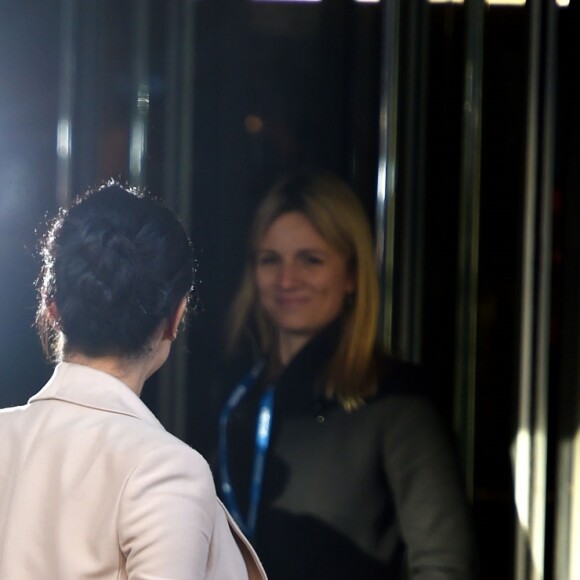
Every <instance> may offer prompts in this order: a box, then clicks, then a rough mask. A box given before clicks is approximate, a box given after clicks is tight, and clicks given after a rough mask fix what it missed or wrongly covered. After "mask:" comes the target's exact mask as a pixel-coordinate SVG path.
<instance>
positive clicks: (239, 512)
mask: <svg viewBox="0 0 580 580" xmlns="http://www.w3.org/2000/svg"><path fill="white" fill-rule="evenodd" d="M378 307H379V297H378V282H377V276H376V271H375V264H374V257H373V245H372V236H371V231H370V227H369V224H368V221H367V219H366V215H365V212H364V209H363V208H362V206H361V204H360V202H359V201H358V199H357V197H356V196H355V194H354V193H353V192H352V191H351V190H350V189H349V187H348V186H347V185H346V184H345V183H343V182H342V181H341V180H340V179H338V178H337V177H336V176H334V175H331V174H327V173H302V174H297V175H292V176H289V177H286V178H284V179H283V180H281V181H280V182H279V183H277V184H276V185H275V186H274V187H273V189H272V190H271V191H270V192H269V193H268V194H267V195H266V197H265V199H264V200H263V202H262V203H261V205H260V206H259V208H258V210H257V213H256V216H255V219H254V222H253V226H252V230H251V237H250V244H249V253H248V258H247V263H246V267H245V272H244V274H243V279H242V282H241V286H240V289H239V292H238V294H237V296H236V298H235V300H234V303H233V305H232V311H231V325H230V331H231V332H230V341H231V346H232V347H233V348H235V347H236V346H238V345H240V344H241V343H242V342H244V341H245V340H250V341H251V342H252V343H253V344H254V346H255V351H256V363H255V365H254V366H253V367H252V368H251V370H250V372H249V373H248V375H247V376H245V377H243V378H242V380H241V381H240V383H239V384H238V385H237V386H236V387H235V389H234V390H233V392H232V394H231V396H230V397H229V399H228V400H227V402H226V404H225V406H224V408H223V411H222V414H221V417H220V449H219V478H220V493H221V494H222V497H223V499H224V500H225V503H226V505H227V506H228V508H229V510H230V512H231V513H232V514H233V515H234V517H235V518H236V519H237V521H238V523H239V524H240V526H242V529H243V530H244V531H245V532H246V534H247V535H248V536H250V537H251V538H252V539H253V541H254V544H255V546H256V547H257V549H258V551H259V553H260V554H261V555H262V559H263V561H264V564H265V567H266V569H267V570H268V574H269V577H270V578H271V579H273V580H286V579H292V580H295V579H297V578H300V579H301V580H307V579H310V578H313V579H314V578H316V579H320V578H328V579H332V580H354V579H356V580H371V579H379V578H380V579H381V580H388V579H395V578H397V579H398V578H401V577H403V576H401V575H402V574H405V573H406V574H407V575H408V577H409V578H412V579H414V580H419V579H421V580H427V579H429V580H436V579H440V580H443V579H445V580H450V579H459V578H461V579H467V578H472V577H474V572H473V568H474V567H473V535H472V529H471V524H470V514H469V508H468V505H467V502H466V499H465V496H464V493H463V487H462V482H461V478H460V476H459V473H458V469H457V465H456V463H455V456H454V453H453V449H452V442H451V441H452V440H451V437H450V435H449V432H448V431H447V429H446V428H445V426H444V425H443V424H442V423H441V421H440V419H439V417H438V416H437V413H436V412H435V410H434V408H433V406H432V405H431V403H430V402H429V400H428V399H427V397H426V396H425V395H424V392H423V386H422V378H421V374H420V372H419V370H418V369H417V368H415V367H414V366H412V365H410V364H406V363H403V362H400V361H397V360H395V359H393V358H390V357H389V356H387V355H386V354H385V353H384V352H383V350H382V349H381V347H380V345H379V344H378V343H377V338H376V336H377V315H378ZM405 569H406V570H405Z"/></svg>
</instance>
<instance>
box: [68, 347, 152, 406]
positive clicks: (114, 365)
mask: <svg viewBox="0 0 580 580" xmlns="http://www.w3.org/2000/svg"><path fill="white" fill-rule="evenodd" d="M64 362H68V363H74V364H79V365H84V366H87V367H90V368H92V369H95V370H98V371H101V372H104V373H107V374H108V375H111V376H113V377H115V378H116V379H119V380H120V381H121V382H123V383H125V385H127V386H128V387H129V388H130V389H131V390H132V391H133V392H134V393H135V394H136V395H137V396H139V397H140V396H141V391H142V390H143V385H144V384H145V381H146V380H147V378H148V377H149V374H148V369H146V365H144V364H140V363H139V360H138V359H137V360H135V361H133V360H127V359H119V358H117V357H111V356H104V357H89V356H86V355H83V354H79V353H70V354H68V355H66V356H65V357H64Z"/></svg>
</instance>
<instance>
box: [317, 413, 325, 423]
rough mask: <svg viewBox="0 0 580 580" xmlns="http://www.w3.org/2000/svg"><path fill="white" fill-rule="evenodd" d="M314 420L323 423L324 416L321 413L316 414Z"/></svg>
mask: <svg viewBox="0 0 580 580" xmlns="http://www.w3.org/2000/svg"><path fill="white" fill-rule="evenodd" d="M316 421H317V422H318V423H324V417H323V416H322V415H316Z"/></svg>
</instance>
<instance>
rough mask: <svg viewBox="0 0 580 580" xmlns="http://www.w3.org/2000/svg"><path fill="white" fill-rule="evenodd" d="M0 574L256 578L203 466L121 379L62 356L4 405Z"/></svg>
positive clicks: (37, 579) (6, 579)
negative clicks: (11, 404) (13, 403)
mask: <svg viewBox="0 0 580 580" xmlns="http://www.w3.org/2000/svg"><path fill="white" fill-rule="evenodd" d="M0 442H1V443H0V579H1V580H41V579H42V580H89V579H91V580H123V579H131V580H162V579H163V580H170V579H171V580H198V579H200V580H201V579H210V578H211V579H215V580H238V579H240V580H242V579H243V580H245V579H247V578H249V579H250V580H254V579H255V580H260V579H264V578H265V577H266V576H265V573H264V571H263V568H262V566H261V564H260V563H259V561H258V558H257V556H256V554H255V553H254V551H253V550H252V548H251V547H250V545H249V543H248V542H247V540H246V539H245V538H244V537H243V535H242V534H241V532H240V531H239V529H238V528H237V527H236V525H235V524H234V523H233V522H232V520H231V518H230V516H229V514H228V513H227V511H226V510H225V508H224V507H223V506H222V504H221V503H220V502H219V500H218V499H217V498H216V493H215V488H214V482H213V478H212V474H211V472H210V469H209V467H208V465H207V463H206V461H205V460H204V459H203V458H202V457H201V456H200V455H199V454H198V453H197V452H196V451H194V450H193V449H191V448H190V447H189V446H188V445H186V444H185V443H183V442H181V441H179V440H178V439H176V438H175V437H173V436H172V435H170V434H169V433H168V432H167V431H165V430H164V429H163V427H162V426H161V424H160V423H159V421H158V420H157V419H156V418H155V416H154V415H153V414H152V413H151V411H149V409H148V408H147V407H146V406H145V404H144V403H143V402H142V401H141V400H140V399H139V397H138V396H137V395H136V394H134V393H133V391H131V390H130V389H129V388H128V387H127V386H125V385H124V384H123V383H121V382H120V381H118V380H117V379H116V378H114V377H112V376H110V375H108V374H105V373H103V372H100V371H97V370H94V369H91V368H89V367H85V366H82V365H77V364H70V363H61V364H59V365H58V366H57V368H56V369H55V372H54V374H53V376H52V378H51V379H50V381H49V382H48V383H47V384H46V386H45V387H44V388H43V389H42V390H41V391H40V392H39V393H38V394H36V395H35V396H34V397H32V398H31V399H30V401H29V402H28V405H26V406H23V407H16V408H13V409H5V410H2V411H0Z"/></svg>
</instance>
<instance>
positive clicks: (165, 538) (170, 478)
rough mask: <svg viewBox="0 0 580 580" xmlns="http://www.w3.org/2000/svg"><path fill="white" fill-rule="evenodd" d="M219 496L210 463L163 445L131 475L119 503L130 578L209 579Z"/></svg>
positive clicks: (191, 452)
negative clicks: (207, 569) (209, 564)
mask: <svg viewBox="0 0 580 580" xmlns="http://www.w3.org/2000/svg"><path fill="white" fill-rule="evenodd" d="M216 509H217V505H216V495H215V488H214V483H213V478H212V475H211V472H210V469H209V466H208V465H207V463H206V461H205V460H204V459H203V458H202V457H201V456H200V455H199V454H198V453H197V452H195V451H194V450H193V449H191V448H189V447H187V446H186V445H168V446H162V447H161V448H159V449H156V450H155V451H153V452H150V453H149V454H148V455H146V456H145V457H144V458H143V459H142V460H141V461H140V462H139V463H138V465H137V466H136V467H135V468H134V470H133V471H132V473H131V474H130V476H129V477H128V479H127V481H126V483H125V486H124V489H123V492H122V494H121V497H120V500H119V510H118V528H117V529H118V530H119V532H118V533H119V546H120V549H121V552H122V554H123V556H124V557H125V558H126V566H127V574H128V577H129V579H130V580H153V579H155V580H198V579H199V580H201V579H204V578H206V568H207V564H208V558H209V554H210V545H211V541H212V535H213V528H214V522H215V518H216V513H215V512H216Z"/></svg>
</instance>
